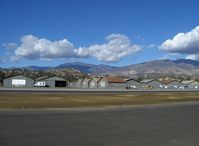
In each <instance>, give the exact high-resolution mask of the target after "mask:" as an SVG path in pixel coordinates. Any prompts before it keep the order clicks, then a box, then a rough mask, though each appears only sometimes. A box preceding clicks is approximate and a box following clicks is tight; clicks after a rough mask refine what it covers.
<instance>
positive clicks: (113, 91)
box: [0, 88, 199, 94]
mask: <svg viewBox="0 0 199 146" xmlns="http://www.w3.org/2000/svg"><path fill="white" fill-rule="evenodd" d="M135 92H139V93H150V92H199V90H198V89H183V90H182V89H120V88H118V89H90V88H85V89H83V88H0V94H1V93H9V94H17V93H28V94H33V93H46V94H48V93H49V94H50V93H52V94H56V93H57V94H59V93H60V94H102V93H103V94H123V93H135Z"/></svg>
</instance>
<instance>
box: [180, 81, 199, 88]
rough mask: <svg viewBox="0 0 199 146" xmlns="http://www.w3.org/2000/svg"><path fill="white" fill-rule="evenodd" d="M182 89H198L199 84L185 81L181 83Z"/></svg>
mask: <svg viewBox="0 0 199 146" xmlns="http://www.w3.org/2000/svg"><path fill="white" fill-rule="evenodd" d="M181 83H182V84H183V86H184V88H187V89H199V82H198V81H195V80H185V81H182V82H181Z"/></svg>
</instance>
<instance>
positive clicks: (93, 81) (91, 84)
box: [89, 77, 102, 88]
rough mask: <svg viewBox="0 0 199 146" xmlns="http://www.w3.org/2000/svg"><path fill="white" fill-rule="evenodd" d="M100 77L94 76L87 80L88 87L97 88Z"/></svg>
mask: <svg viewBox="0 0 199 146" xmlns="http://www.w3.org/2000/svg"><path fill="white" fill-rule="evenodd" d="M101 79H102V78H99V77H94V78H92V79H91V81H90V82H89V88H98V83H99V81H100V80H101Z"/></svg>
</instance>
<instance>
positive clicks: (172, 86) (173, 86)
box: [165, 80, 184, 89]
mask: <svg viewBox="0 0 199 146" xmlns="http://www.w3.org/2000/svg"><path fill="white" fill-rule="evenodd" d="M165 86H166V87H167V88H168V89H180V88H182V89H183V88H184V87H183V84H182V83H180V82H178V81H177V80H173V81H171V82H169V83H167V84H166V85H165Z"/></svg>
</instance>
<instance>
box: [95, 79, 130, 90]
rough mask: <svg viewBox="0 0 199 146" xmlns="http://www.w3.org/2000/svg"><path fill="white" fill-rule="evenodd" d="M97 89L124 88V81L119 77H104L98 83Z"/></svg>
mask: <svg viewBox="0 0 199 146" xmlns="http://www.w3.org/2000/svg"><path fill="white" fill-rule="evenodd" d="M98 88H126V81H125V80H124V79H122V78H119V77H111V76H109V77H104V78H102V79H101V80H100V81H99V82H98Z"/></svg>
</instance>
